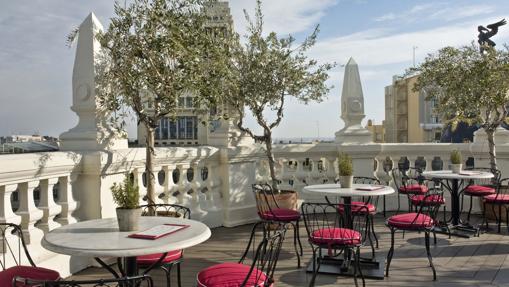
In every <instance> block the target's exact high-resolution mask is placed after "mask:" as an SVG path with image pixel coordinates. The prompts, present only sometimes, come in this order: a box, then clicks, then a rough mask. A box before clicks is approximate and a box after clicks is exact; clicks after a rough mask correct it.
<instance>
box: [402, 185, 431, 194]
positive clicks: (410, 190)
mask: <svg viewBox="0 0 509 287" xmlns="http://www.w3.org/2000/svg"><path fill="white" fill-rule="evenodd" d="M398 190H399V192H400V193H404V194H424V193H426V192H428V187H427V186H425V185H420V184H417V183H416V184H409V185H403V186H400V187H399V189H398Z"/></svg>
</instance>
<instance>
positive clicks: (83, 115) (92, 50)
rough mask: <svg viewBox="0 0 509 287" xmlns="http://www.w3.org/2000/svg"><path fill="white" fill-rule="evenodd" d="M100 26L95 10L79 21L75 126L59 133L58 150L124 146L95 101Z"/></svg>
mask: <svg viewBox="0 0 509 287" xmlns="http://www.w3.org/2000/svg"><path fill="white" fill-rule="evenodd" d="M102 30H103V26H102V25H101V22H99V20H98V19H97V17H96V16H95V15H94V13H90V14H89V15H88V17H87V18H86V19H85V20H84V21H83V23H81V25H80V27H79V29H78V34H77V37H78V44H77V46H76V56H75V59H74V68H73V74H72V106H71V110H73V111H74V112H75V113H76V114H77V115H78V117H79V122H78V124H77V125H76V127H74V128H72V129H70V130H69V131H67V132H65V133H63V134H61V135H60V141H61V146H60V149H61V150H109V149H118V148H127V139H122V138H121V137H120V136H119V135H117V133H116V132H115V131H114V130H113V129H112V128H111V127H110V126H109V125H108V124H107V122H106V119H107V112H105V111H103V110H102V109H101V108H100V105H99V103H98V101H97V88H96V79H95V77H96V71H97V67H98V65H103V64H105V63H101V61H100V52H101V45H100V43H99V41H98V40H97V39H96V35H97V33H98V32H100V31H102Z"/></svg>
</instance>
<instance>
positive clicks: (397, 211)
mask: <svg viewBox="0 0 509 287" xmlns="http://www.w3.org/2000/svg"><path fill="white" fill-rule="evenodd" d="M400 208H401V199H400V194H399V193H398V209H397V210H396V214H399V210H400Z"/></svg>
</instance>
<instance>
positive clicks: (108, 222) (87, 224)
mask: <svg viewBox="0 0 509 287" xmlns="http://www.w3.org/2000/svg"><path fill="white" fill-rule="evenodd" d="M139 224H140V228H139V231H143V230H146V229H149V228H151V227H153V226H156V225H161V224H186V225H189V227H187V228H184V229H182V230H179V231H177V232H175V233H172V234H169V235H167V236H164V237H161V238H158V239H156V240H147V239H138V238H129V237H127V236H128V235H129V234H131V233H136V232H139V231H130V232H119V231H118V224H117V219H116V218H104V219H95V220H87V221H82V222H78V223H74V224H70V225H64V226H62V227H59V228H56V229H54V230H52V231H50V232H48V233H47V234H46V235H45V236H44V238H43V239H42V242H41V244H42V246H43V247H44V248H46V249H48V250H50V251H53V252H56V253H60V254H66V255H76V256H90V257H131V256H139V255H146V254H153V253H163V252H168V251H172V250H178V249H184V248H188V247H191V246H194V245H197V244H200V243H202V242H204V241H205V240H207V239H208V238H209V237H210V235H211V233H210V229H209V228H208V227H207V226H206V225H205V224H203V223H201V222H198V221H195V220H189V219H182V218H172V217H155V216H142V217H141V218H140V222H139Z"/></svg>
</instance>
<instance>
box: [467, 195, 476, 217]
mask: <svg viewBox="0 0 509 287" xmlns="http://www.w3.org/2000/svg"><path fill="white" fill-rule="evenodd" d="M472 201H474V197H473V196H470V207H469V208H468V214H467V222H468V223H469V224H470V214H471V213H472Z"/></svg>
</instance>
